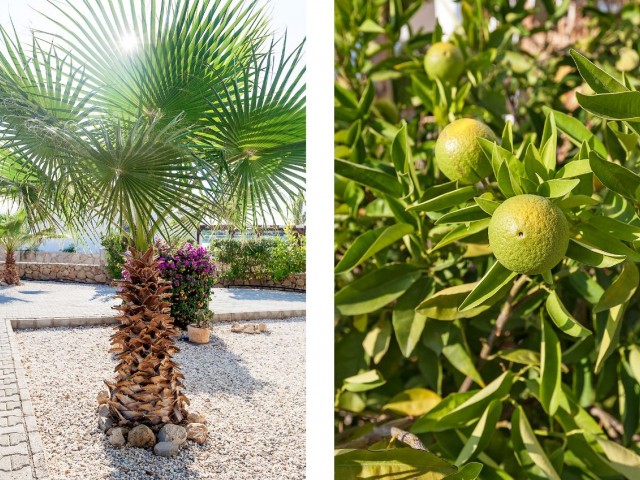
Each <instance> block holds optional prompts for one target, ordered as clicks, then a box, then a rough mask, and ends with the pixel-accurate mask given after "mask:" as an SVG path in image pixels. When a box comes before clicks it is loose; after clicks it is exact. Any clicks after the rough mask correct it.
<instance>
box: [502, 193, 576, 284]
mask: <svg viewBox="0 0 640 480" xmlns="http://www.w3.org/2000/svg"><path fill="white" fill-rule="evenodd" d="M489 245H490V246H491V249H492V250H493V254H494V255H495V257H496V259H498V261H499V262H500V263H501V264H502V265H503V266H504V267H506V268H508V269H509V270H511V271H513V272H517V273H524V274H526V275H535V274H539V273H543V272H546V271H547V270H551V269H552V268H553V267H555V266H556V265H557V264H558V263H559V262H560V261H561V260H562V259H563V258H564V256H565V254H566V253H567V247H568V246H569V223H568V222H567V219H566V217H565V216H564V213H562V210H560V209H559V208H558V207H557V206H556V205H554V204H553V203H551V201H550V200H549V199H548V198H545V197H540V196H538V195H517V196H515V197H511V198H509V199H507V200H505V201H504V203H502V204H501V205H500V206H499V207H498V208H497V209H496V211H495V212H493V216H492V217H491V221H490V222H489Z"/></svg>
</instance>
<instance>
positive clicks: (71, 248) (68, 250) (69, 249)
mask: <svg viewBox="0 0 640 480" xmlns="http://www.w3.org/2000/svg"><path fill="white" fill-rule="evenodd" d="M76 251H77V250H76V246H75V245H74V244H73V243H72V244H70V245H67V246H66V247H64V248H63V249H62V252H64V253H76Z"/></svg>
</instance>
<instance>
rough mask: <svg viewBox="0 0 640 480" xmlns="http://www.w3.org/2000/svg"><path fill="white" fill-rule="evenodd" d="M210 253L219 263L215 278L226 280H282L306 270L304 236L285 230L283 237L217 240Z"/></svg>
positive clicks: (213, 243)
mask: <svg viewBox="0 0 640 480" xmlns="http://www.w3.org/2000/svg"><path fill="white" fill-rule="evenodd" d="M210 249H211V254H212V256H213V258H214V259H215V261H216V263H218V264H223V265H224V268H222V269H221V270H220V273H219V276H220V278H221V279H226V280H230V281H233V280H249V279H251V278H257V279H271V280H282V279H285V278H287V277H288V276H289V275H291V274H293V273H302V272H304V271H305V269H306V237H305V236H304V235H301V236H298V235H295V234H293V233H291V232H289V231H287V234H286V235H285V237H284V238H268V237H260V238H252V239H242V240H238V239H218V240H212V242H211V246H210Z"/></svg>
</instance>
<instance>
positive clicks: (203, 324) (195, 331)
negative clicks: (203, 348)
mask: <svg viewBox="0 0 640 480" xmlns="http://www.w3.org/2000/svg"><path fill="white" fill-rule="evenodd" d="M212 321H213V312H212V311H211V310H198V311H197V312H196V315H195V321H194V322H192V323H190V324H189V325H188V326H187V333H188V335H189V341H190V342H191V343H198V344H204V343H209V337H210V336H211V322H212Z"/></svg>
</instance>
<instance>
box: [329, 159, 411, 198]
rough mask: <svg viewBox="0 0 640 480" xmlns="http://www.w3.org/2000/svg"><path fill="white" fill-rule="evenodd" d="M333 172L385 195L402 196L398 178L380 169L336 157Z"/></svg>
mask: <svg viewBox="0 0 640 480" xmlns="http://www.w3.org/2000/svg"><path fill="white" fill-rule="evenodd" d="M335 173H336V174H337V175H341V176H343V177H345V178H348V179H349V180H352V181H354V182H356V183H358V184H360V185H364V186H365V187H369V188H371V189H373V190H377V191H379V192H382V193H386V194H387V195H391V196H393V197H400V196H402V185H400V183H399V182H398V179H397V178H395V177H392V176H391V175H388V174H386V173H384V172H382V171H381V170H378V169H375V168H371V167H367V166H365V165H358V164H356V163H352V162H347V161H345V160H340V159H339V158H336V159H335Z"/></svg>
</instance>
